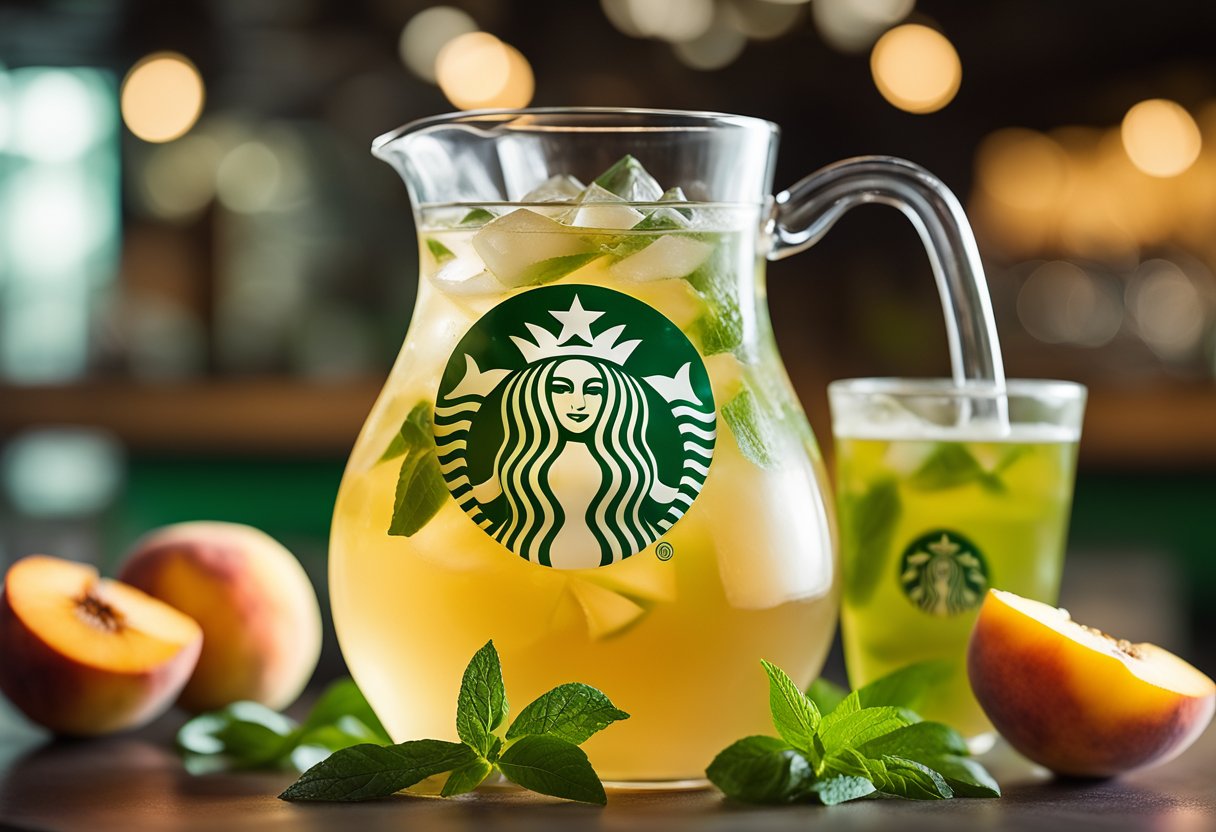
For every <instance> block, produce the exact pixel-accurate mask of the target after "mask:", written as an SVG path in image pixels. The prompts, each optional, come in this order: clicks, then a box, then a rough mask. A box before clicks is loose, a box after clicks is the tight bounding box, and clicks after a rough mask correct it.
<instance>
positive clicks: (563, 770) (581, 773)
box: [498, 734, 608, 806]
mask: <svg viewBox="0 0 1216 832" xmlns="http://www.w3.org/2000/svg"><path fill="white" fill-rule="evenodd" d="M498 768H499V770H500V771H501V772H502V773H503V776H505V777H506V778H507V779H508V780H510V781H511V782H512V783H516V784H518V785H520V786H523V787H524V788H525V789H529V790H531V791H534V792H539V793H540V794H547V795H550V796H551V797H562V798H565V799H566V800H578V801H581V802H583V803H597V804H599V805H601V806H602V805H604V804H605V803H607V802H608V798H607V796H606V795H605V794H604V787H603V786H602V785H601V784H600V779H599V776H598V775H596V773H595V769H593V768H592V767H591V763H590V762H589V761H588V760H587V755H586V754H585V753H583V750H582V749H581V748H579V747H578V746H577V745H575V744H574V743H572V742H568V741H566V740H564V739H561V738H559V737H554V736H544V735H536V734H530V735H528V736H525V737H520V738H519V739H518V740H516V741H515V742H514V743H512V744H511V745H509V746H507V749H506V751H504V752H503V753H502V756H501V757H499V758H498Z"/></svg>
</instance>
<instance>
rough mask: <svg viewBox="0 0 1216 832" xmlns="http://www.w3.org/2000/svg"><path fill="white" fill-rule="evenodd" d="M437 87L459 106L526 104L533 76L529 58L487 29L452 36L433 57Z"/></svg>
mask: <svg viewBox="0 0 1216 832" xmlns="http://www.w3.org/2000/svg"><path fill="white" fill-rule="evenodd" d="M435 75H436V78H437V79H438V81H439V88H440V89H441V90H443V94H444V95H446V96H447V98H448V100H449V101H451V102H452V104H453V105H455V106H457V107H459V108H460V109H462V110H474V109H480V108H486V107H526V106H527V105H528V103H529V102H530V101H531V100H532V93H533V92H534V90H535V78H534V76H533V73H532V66H531V65H530V64H529V63H528V60H527V59H526V58H525V57H524V56H523V55H521V54H520V52H519V50H518V49H516V48H515V47H513V46H509V45H508V44H505V43H503V42H502V41H501V40H499V39H498V38H496V37H494V36H493V35H491V34H489V33H487V32H469V33H468V34H465V35H461V36H460V37H457V38H454V39H452V40H451V41H450V42H449V43H448V44H447V45H446V46H444V47H443V49H442V50H440V52H439V57H438V58H437V59H436V61H435Z"/></svg>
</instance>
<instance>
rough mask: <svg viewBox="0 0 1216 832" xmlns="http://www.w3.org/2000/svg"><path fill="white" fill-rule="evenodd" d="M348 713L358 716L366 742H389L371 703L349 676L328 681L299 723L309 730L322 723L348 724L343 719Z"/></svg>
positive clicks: (351, 715)
mask: <svg viewBox="0 0 1216 832" xmlns="http://www.w3.org/2000/svg"><path fill="white" fill-rule="evenodd" d="M352 717H353V718H354V719H355V720H358V722H359V724H360V725H361V726H362V729H363V733H366V734H368V737H367V739H366V740H365V741H366V742H376V741H379V742H380V743H382V744H384V745H389V744H391V743H392V741H393V739H392V737H390V736H389V735H388V731H386V730H384V726H383V725H381V724H380V718H379V717H377V716H376V713H375V711H373V710H372V707H371V705H369V704H367V699H365V698H364V696H363V691H361V690H359V686H358V685H356V684H355V680H354V679H351V678H345V679H339V680H337V681H336V682H333V683H332V684H330V686H329V687H327V688H326V689H325V691H324V692H323V693H322V694H321V696H320V697H319V698H318V699H317V701H316V703H315V704H314V705H313V706H312V710H310V711H309V712H308V716H306V717H305V718H304V722H303V723H302V724H301V726H300V727H301V728H303V729H304V730H305V731H309V730H312V729H314V728H319V727H321V726H323V725H337V726H339V727H342V725H343V724H344V722H345V725H346V726H347V727H348V728H349V727H350V725H351V723H350V722H348V721H347V720H350V718H352ZM351 733H353V732H351Z"/></svg>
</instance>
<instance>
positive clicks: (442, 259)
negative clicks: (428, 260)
mask: <svg viewBox="0 0 1216 832" xmlns="http://www.w3.org/2000/svg"><path fill="white" fill-rule="evenodd" d="M426 249H427V251H429V252H430V253H431V256H432V257H434V258H435V262H436V263H446V262H447V261H449V260H451V259H453V258H455V257H456V255H455V254H453V253H452V250H451V249H450V248H448V247H447V246H445V245H444V244H443V243H441V242H439V241H438V240H436V239H435V238H434V237H427V238H426Z"/></svg>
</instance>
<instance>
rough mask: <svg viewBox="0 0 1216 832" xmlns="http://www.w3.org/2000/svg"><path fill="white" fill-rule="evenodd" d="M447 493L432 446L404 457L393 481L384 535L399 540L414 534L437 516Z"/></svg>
mask: <svg viewBox="0 0 1216 832" xmlns="http://www.w3.org/2000/svg"><path fill="white" fill-rule="evenodd" d="M450 494H451V492H449V491H448V487H447V484H446V483H445V482H444V481H443V472H442V471H441V470H439V457H438V456H437V455H436V453H435V449H434V447H432V448H431V449H430V450H429V451H425V452H420V453H415V454H411V455H410V456H408V457H406V459H405V462H403V463H401V474H400V475H399V476H398V478H397V492H396V494H395V495H394V499H393V519H392V522H391V523H390V524H389V527H388V533H389V534H391V535H397V536H400V537H410V536H412V535H414V534H417V533H418V531H419V530H421V529H422V527H423V526H425V525H426V524H427V523H429V522H430V521H431V518H432V517H434V516H435V515H436V514H438V513H439V509H441V508H443V504H444V503H445V502H447V499H448V497H449V496H450Z"/></svg>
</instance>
